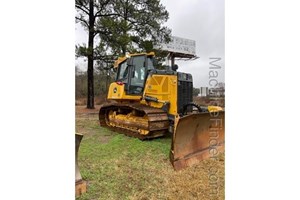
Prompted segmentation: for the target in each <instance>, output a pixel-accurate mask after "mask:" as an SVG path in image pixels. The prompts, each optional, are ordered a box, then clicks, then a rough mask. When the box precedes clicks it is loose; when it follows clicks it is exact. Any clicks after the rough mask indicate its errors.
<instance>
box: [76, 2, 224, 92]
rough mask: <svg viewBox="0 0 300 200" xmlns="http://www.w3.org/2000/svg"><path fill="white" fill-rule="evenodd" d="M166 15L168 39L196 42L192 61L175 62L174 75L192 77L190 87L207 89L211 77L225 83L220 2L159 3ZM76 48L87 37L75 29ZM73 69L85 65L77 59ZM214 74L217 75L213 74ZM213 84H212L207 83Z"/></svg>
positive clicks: (82, 60) (83, 32)
mask: <svg viewBox="0 0 300 200" xmlns="http://www.w3.org/2000/svg"><path fill="white" fill-rule="evenodd" d="M161 3H162V4H163V5H164V6H165V7H166V9H167V11H168V12H169V20H168V21H167V22H166V23H165V24H164V25H166V26H168V27H169V28H170V29H171V30H172V35H173V36H177V37H182V38H187V39H191V40H195V41H196V55H197V56H198V57H199V58H198V59H196V60H189V61H177V62H176V64H177V65H178V66H179V69H178V71H180V72H187V73H191V74H192V75H193V80H194V87H197V88H199V87H210V84H209V83H210V81H211V80H212V79H213V77H209V74H210V75H213V76H215V77H214V78H215V79H216V80H217V81H218V82H225V76H224V72H225V71H224V70H225V57H224V56H225V52H224V51H225V50H224V49H225V48H224V45H225V40H224V39H225V37H224V35H225V34H224V28H225V27H224V21H225V20H224V0H186V1H182V0H161ZM75 30H76V31H75V40H76V41H75V42H76V44H78V43H80V44H82V43H86V44H87V33H86V32H85V31H84V30H83V28H82V27H81V26H80V25H79V24H76V26H75ZM211 58H221V59H220V60H219V61H218V62H215V63H214V64H217V65H219V66H220V69H218V70H213V72H210V70H212V69H210V67H211V66H212V65H210V62H211V61H213V60H214V59H211ZM76 65H77V66H79V67H80V69H82V70H86V68H87V62H86V61H84V59H77V60H76ZM216 71H217V72H216ZM212 83H216V82H215V81H213V82H212V81H211V84H212Z"/></svg>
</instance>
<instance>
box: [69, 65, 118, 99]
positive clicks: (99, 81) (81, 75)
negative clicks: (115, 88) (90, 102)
mask: <svg viewBox="0 0 300 200" xmlns="http://www.w3.org/2000/svg"><path fill="white" fill-rule="evenodd" d="M75 69H76V71H75V98H76V99H79V98H83V97H86V96H87V94H88V84H87V72H86V71H82V70H80V69H79V68H78V67H76V68H75ZM114 80H115V72H113V71H112V70H99V69H95V70H94V90H95V91H94V95H95V97H100V96H101V97H103V98H104V97H106V94H107V91H108V88H109V85H110V83H112V82H113V81H114Z"/></svg>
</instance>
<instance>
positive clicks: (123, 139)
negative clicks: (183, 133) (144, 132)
mask: <svg viewBox="0 0 300 200" xmlns="http://www.w3.org/2000/svg"><path fill="white" fill-rule="evenodd" d="M98 110H99V106H98V105H96V108H95V109H92V110H90V109H86V106H76V132H79V133H82V134H83V135H84V137H83V140H82V142H81V145H80V149H79V157H78V161H79V166H80V171H81V174H82V177H83V179H84V180H86V181H87V182H88V191H87V193H85V194H83V195H82V196H81V197H79V198H77V199H78V200H83V199H86V200H91V199H203V200H207V199H213V200H223V199H224V198H225V194H224V184H225V181H224V158H225V155H224V153H222V154H220V155H219V160H217V161H216V160H209V159H208V160H204V161H202V162H201V163H199V164H197V165H195V166H192V167H189V168H187V169H185V170H181V171H174V170H173V168H172V165H171V164H170V162H169V150H170V145H171V138H170V137H165V138H159V139H154V140H151V141H140V140H138V139H136V138H131V137H127V136H124V135H122V134H119V133H117V132H112V131H110V130H108V129H105V128H102V127H100V126H99V124H98ZM212 169H213V170H212Z"/></svg>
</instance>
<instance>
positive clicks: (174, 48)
mask: <svg viewBox="0 0 300 200" xmlns="http://www.w3.org/2000/svg"><path fill="white" fill-rule="evenodd" d="M159 47H160V48H161V49H162V50H165V51H169V52H175V53H184V54H190V55H196V41H195V40H190V39H185V38H180V37H175V36H172V37H171V41H170V42H169V43H168V44H164V43H162V44H160V45H159Z"/></svg>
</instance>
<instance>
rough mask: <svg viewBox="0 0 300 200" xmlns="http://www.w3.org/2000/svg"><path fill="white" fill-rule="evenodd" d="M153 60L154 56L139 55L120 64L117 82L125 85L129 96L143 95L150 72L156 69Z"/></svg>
mask: <svg viewBox="0 0 300 200" xmlns="http://www.w3.org/2000/svg"><path fill="white" fill-rule="evenodd" d="M153 59H154V58H153V55H152V54H150V55H149V54H148V55H147V54H137V55H133V56H131V57H129V58H127V59H126V60H124V61H123V62H121V63H120V64H119V66H118V72H117V78H116V82H117V83H121V84H125V92H126V94H127V95H141V94H142V93H143V91H144V87H145V82H146V78H147V75H148V70H151V69H154V66H153Z"/></svg>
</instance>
